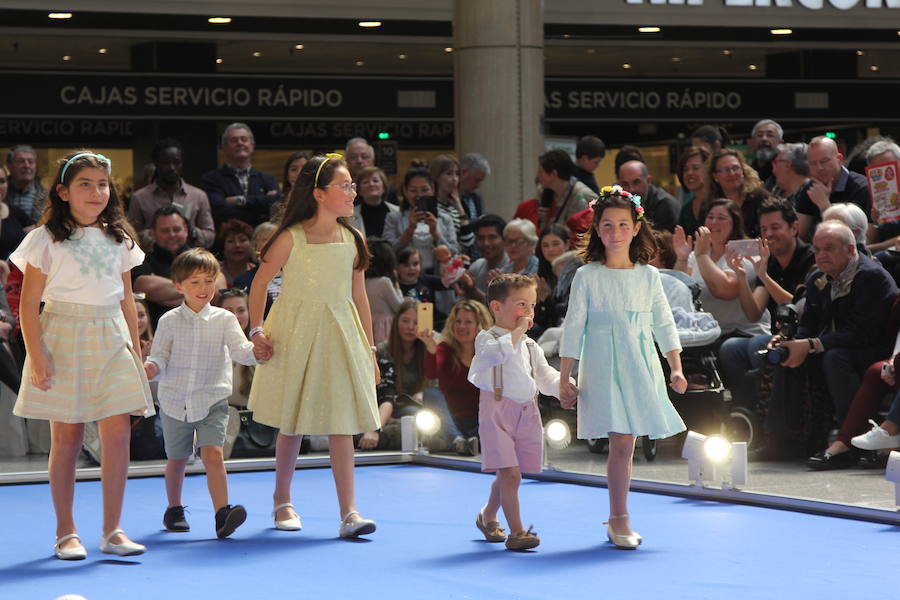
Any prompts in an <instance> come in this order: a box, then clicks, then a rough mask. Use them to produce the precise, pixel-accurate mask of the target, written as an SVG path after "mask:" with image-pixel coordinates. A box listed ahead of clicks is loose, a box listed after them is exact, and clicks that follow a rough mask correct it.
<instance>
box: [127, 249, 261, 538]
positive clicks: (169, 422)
mask: <svg viewBox="0 0 900 600" xmlns="http://www.w3.org/2000/svg"><path fill="white" fill-rule="evenodd" d="M218 275H219V262H218V261H217V260H216V258H215V257H214V256H213V255H212V254H210V253H209V252H208V251H206V250H203V249H201V248H193V249H191V250H188V251H186V252H183V253H182V254H180V255H178V257H177V258H176V259H175V260H174V261H173V262H172V281H173V282H174V284H175V289H176V290H178V291H179V292H180V293H181V294H182V295H183V296H184V303H183V304H182V305H181V306H179V307H178V308H174V309H172V310H170V311H169V312H167V313H165V314H164V315H163V316H162V317H161V318H160V320H159V325H158V326H157V329H156V336H155V337H154V338H153V346H152V348H151V350H150V356H149V358H147V361H146V362H145V363H144V370H145V371H146V373H147V378H148V379H154V378H155V377H157V376H159V378H160V385H159V393H158V396H159V407H160V420H161V421H162V426H163V436H164V438H165V445H166V456H167V457H168V461H167V462H166V495H167V496H168V500H169V506H168V508H167V509H166V512H165V514H164V515H163V525H164V526H165V528H166V530H167V531H190V526H189V525H188V523H187V520H186V519H185V517H184V506H182V504H181V490H182V486H183V484H184V470H185V467H186V466H187V461H188V459H189V458H190V456H191V454H192V452H193V442H194V435H195V434H196V436H197V446H198V447H199V448H200V458H201V459H202V460H203V466H204V467H205V468H206V480H207V486H208V488H209V494H210V496H211V497H212V501H213V507H214V508H215V510H216V536H218V537H220V538H225V537H228V536H229V535H231V534H232V533H234V530H235V529H237V528H238V527H239V526H240V525H241V524H242V523H243V522H244V520H245V519H246V518H247V511H246V510H245V509H244V507H243V506H241V505H240V504H238V505H235V506H232V505H230V504H228V476H227V474H226V472H225V460H224V456H223V453H222V447H223V446H224V444H225V427H226V425H227V424H228V400H227V398H228V397H229V396H230V395H231V392H232V389H231V388H232V382H231V373H232V367H231V362H232V361H237V362H239V363H241V364H242V365H255V364H257V362H256V357H255V356H254V350H253V342H251V341H250V340H248V339H247V336H246V335H244V332H243V331H242V330H241V326H240V325H239V324H238V321H237V317H235V316H234V315H233V314H232V313H230V312H228V311H227V310H225V309H223V308H217V307H214V306H210V305H209V303H210V301H211V300H212V299H213V296H215V293H216V285H215V282H216V278H217V277H218Z"/></svg>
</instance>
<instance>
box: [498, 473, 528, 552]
mask: <svg viewBox="0 0 900 600" xmlns="http://www.w3.org/2000/svg"><path fill="white" fill-rule="evenodd" d="M497 479H498V481H499V482H500V504H501V505H502V506H503V516H505V517H506V524H507V525H508V526H509V534H510V535H515V534H517V533H519V532H521V531H524V530H525V528H524V527H522V517H521V516H520V515H519V483H521V481H522V472H521V471H520V470H519V467H506V468H503V469H498V470H497Z"/></svg>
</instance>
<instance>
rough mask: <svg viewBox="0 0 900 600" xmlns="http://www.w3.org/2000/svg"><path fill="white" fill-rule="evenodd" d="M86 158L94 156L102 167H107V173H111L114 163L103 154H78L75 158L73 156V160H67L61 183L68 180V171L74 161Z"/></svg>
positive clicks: (60, 176) (60, 178) (60, 177)
mask: <svg viewBox="0 0 900 600" xmlns="http://www.w3.org/2000/svg"><path fill="white" fill-rule="evenodd" d="M85 156H93V157H94V158H96V159H97V160H98V161H99V162H100V164H101V165H103V166H105V167H106V171H107V172H110V171H111V169H112V162H110V160H109V159H108V158H106V157H105V156H103V155H102V154H94V153H93V152H80V153H78V154H76V155H75V156H73V157H72V158H70V159H69V160H67V161H66V164H64V165H63V168H62V173H60V174H59V180H60V182H63V181H65V180H66V171H67V170H68V168H69V165H71V164H72V161H73V160H75V159H76V158H83V157H85Z"/></svg>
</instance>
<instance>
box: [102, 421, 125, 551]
mask: <svg viewBox="0 0 900 600" xmlns="http://www.w3.org/2000/svg"><path fill="white" fill-rule="evenodd" d="M97 426H98V432H99V433H100V444H101V448H102V449H101V452H100V478H101V480H102V487H103V535H104V536H107V535H109V532H111V531H113V530H115V529H118V528H119V519H120V518H121V516H122V503H123V501H124V499H125V482H126V481H127V479H128V462H129V460H130V458H131V419H130V418H129V416H128V415H127V414H122V415H115V416H112V417H107V418H105V419H103V420H102V421H100V422H99V423H98V424H97ZM109 541H110V543H112V544H124V543H125V542H128V541H129V540H128V536H126V535H124V534H121V533H120V534H118V535H115V536H113V537H112V538H111V539H110V540H109Z"/></svg>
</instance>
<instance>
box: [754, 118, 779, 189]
mask: <svg viewBox="0 0 900 600" xmlns="http://www.w3.org/2000/svg"><path fill="white" fill-rule="evenodd" d="M783 141H784V130H783V129H782V128H781V125H779V124H778V123H776V122H775V121H773V120H772V119H763V120H762V121H760V122H759V123H757V124H756V125H754V126H753V131H751V133H750V148H751V149H752V150H753V157H752V158H751V159H750V166H751V167H753V168H754V169H755V170H756V172H757V174H759V179H760V181H762V182H763V183H765V184H766V189H767V190H769V191H770V192H771V191H772V190H773V189H774V188H775V178H774V177H773V176H772V166H773V165H772V160H773V159H774V158H775V155H776V154H777V150H776V148H778V145H779V144H781V143H782V142H783Z"/></svg>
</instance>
